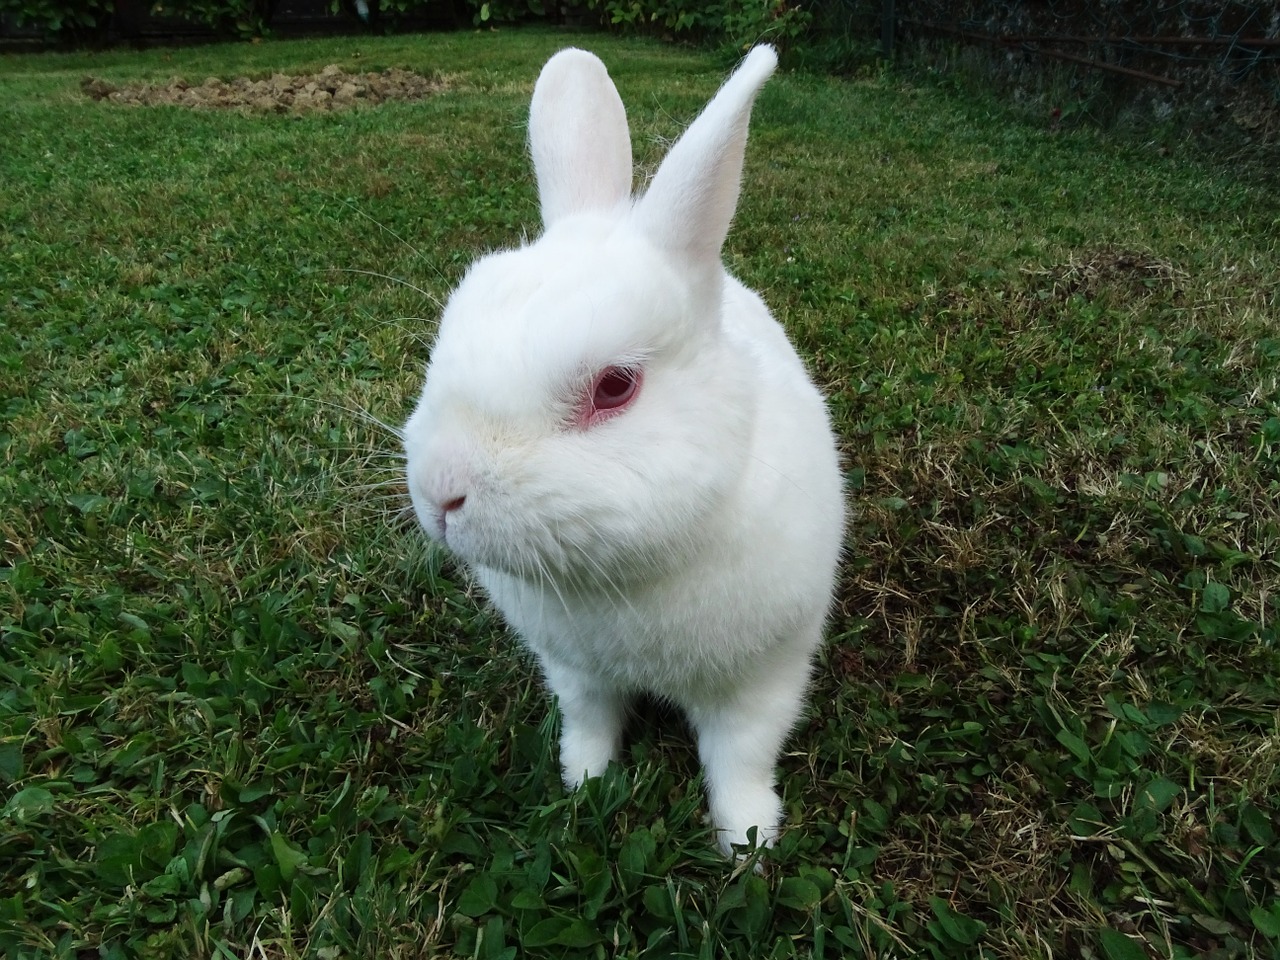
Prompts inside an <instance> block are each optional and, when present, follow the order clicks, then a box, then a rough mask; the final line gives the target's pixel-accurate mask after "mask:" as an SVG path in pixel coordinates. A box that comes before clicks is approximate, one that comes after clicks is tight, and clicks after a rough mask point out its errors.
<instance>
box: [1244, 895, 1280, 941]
mask: <svg viewBox="0 0 1280 960" xmlns="http://www.w3.org/2000/svg"><path fill="white" fill-rule="evenodd" d="M1249 919H1250V920H1252V921H1253V925H1254V927H1256V928H1257V930H1258V932H1259V933H1260V934H1262V935H1263V936H1264V937H1266V938H1267V939H1269V940H1280V901H1276V902H1274V903H1272V904H1271V907H1270V909H1267V908H1266V907H1262V906H1257V907H1254V908H1253V909H1252V910H1250V911H1249Z"/></svg>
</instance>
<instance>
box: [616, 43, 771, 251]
mask: <svg viewBox="0 0 1280 960" xmlns="http://www.w3.org/2000/svg"><path fill="white" fill-rule="evenodd" d="M777 65H778V55H777V53H775V52H774V49H773V47H770V46H759V47H756V48H755V49H753V50H752V51H751V53H749V54H748V55H747V57H746V59H745V60H743V62H742V64H741V65H740V66H739V67H738V69H737V70H736V71H734V74H733V76H731V77H730V78H729V79H728V80H726V81H725V83H724V86H722V87H721V88H720V92H719V93H717V94H716V95H715V97H713V98H712V100H711V102H710V103H708V104H707V106H706V109H705V110H703V111H702V113H701V114H700V115H699V116H698V118H697V119H696V120H694V121H693V123H691V124H690V125H689V128H688V129H687V130H685V132H684V135H683V136H681V137H680V139H679V140H677V141H676V145H675V146H674V147H672V148H671V152H670V153H668V154H667V156H666V158H665V159H664V160H663V161H662V164H661V165H660V166H659V167H658V172H657V173H656V174H654V177H653V182H652V183H651V184H650V186H649V189H648V191H647V192H646V193H645V195H644V197H643V198H642V199H641V200H640V202H639V203H638V204H637V205H636V217H637V221H638V223H639V225H640V228H641V229H642V230H644V231H645V233H647V234H648V235H649V236H650V237H651V238H652V239H654V240H655V241H657V243H658V244H659V245H660V246H663V247H665V248H666V249H668V250H672V251H678V252H680V253H681V254H683V255H684V256H686V257H690V258H692V260H693V261H695V262H698V263H703V264H707V263H710V262H712V261H715V262H718V261H719V259H720V248H721V247H722V246H723V245H724V239H725V237H726V236H727V235H728V233H729V223H730V222H731V221H732V220H733V212H734V209H735V208H736V207H737V205H738V192H739V189H740V187H741V181H742V161H743V155H744V154H745V152H746V146H747V124H748V123H749V122H750V120H751V107H752V104H754V102H755V98H756V94H757V93H759V92H760V88H761V87H763V86H764V83H765V81H766V80H768V79H769V77H770V76H771V75H772V74H773V71H774V69H775V68H776V67H777Z"/></svg>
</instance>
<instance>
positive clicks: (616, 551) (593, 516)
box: [405, 217, 754, 584]
mask: <svg viewBox="0 0 1280 960" xmlns="http://www.w3.org/2000/svg"><path fill="white" fill-rule="evenodd" d="M718 292H719V291H718V290H716V291H714V293H712V294H709V293H708V292H707V291H706V290H704V289H695V288H694V286H693V285H691V284H690V282H689V281H688V280H687V279H683V275H682V273H681V271H679V270H678V269H673V267H672V265H671V264H669V263H667V262H666V261H665V259H664V257H663V256H662V255H661V254H659V253H658V252H657V251H656V250H655V249H654V248H653V247H651V246H650V245H649V244H647V243H646V242H644V241H643V240H641V239H639V238H637V236H636V234H635V233H634V232H633V231H628V230H626V229H621V228H619V222H618V221H616V220H609V219H608V218H597V217H573V218H569V219H567V220H565V221H563V222H562V223H560V224H557V225H556V226H555V227H554V228H553V229H551V230H550V231H548V232H547V234H545V235H544V237H543V238H542V239H541V240H539V241H538V243H536V244H534V245H533V246H530V247H526V248H523V249H520V250H516V251H512V252H506V253H499V254H495V255H492V256H489V257H486V258H484V259H482V260H480V261H479V262H477V263H476V264H475V265H474V266H473V267H472V269H471V270H470V272H469V273H468V275H467V276H466V278H465V279H464V280H463V282H462V283H461V285H460V286H459V287H458V289H457V290H456V291H455V293H454V294H453V296H452V297H451V298H450V301H449V304H448V306H447V308H446V310H445V313H444V316H443V318H442V320H441V325H440V331H439V336H438V339H437V342H436V344H435V347H434V348H433V350H432V357H431V362H430V365H429V366H428V370H427V379H426V384H425V386H424V388H423V393H422V397H421V399H420V401H419V403H418V406H417V409H416V410H415V411H414V413H413V416H412V417H411V418H410V419H409V422H408V423H407V424H406V425H405V452H406V455H407V459H408V476H409V489H410V495H411V497H412V500H413V504H414V507H415V509H416V511H417V514H418V518H419V520H420V522H421V523H422V526H423V528H424V529H425V530H426V531H427V533H428V534H430V535H431V536H432V537H434V538H436V539H438V540H440V541H443V542H444V543H445V544H446V545H447V546H448V547H449V548H450V549H451V550H452V551H453V552H454V553H455V554H457V555H458V556H459V557H461V558H462V559H463V560H465V561H467V562H469V563H474V564H479V565H481V566H485V567H490V568H493V569H498V570H502V571H505V572H507V573H510V574H514V575H517V576H522V577H527V578H530V579H542V578H545V577H547V576H548V575H554V576H556V577H559V578H568V579H572V580H575V581H576V582H578V583H580V584H581V583H586V582H588V581H601V580H604V581H605V582H608V583H612V584H620V583H622V582H625V581H626V580H628V579H631V578H633V577H636V576H643V575H646V574H648V573H649V572H650V571H651V570H652V569H653V568H654V567H655V566H661V565H662V564H663V562H664V560H666V559H668V558H669V557H670V556H671V555H672V554H673V553H684V552H688V551H690V550H694V549H696V548H697V546H698V544H697V531H698V530H699V528H700V527H701V526H703V524H702V523H700V521H702V520H703V518H704V517H705V515H706V514H707V513H708V512H710V511H714V510H715V509H716V508H717V507H718V506H719V505H720V504H721V503H723V501H724V499H725V497H726V495H727V491H728V490H729V489H730V488H731V486H732V485H733V483H734V482H735V480H736V479H737V478H738V477H739V476H740V475H741V473H742V471H743V468H744V467H743V460H744V459H745V451H746V450H748V449H749V447H750V442H749V437H748V436H747V434H748V433H749V430H750V424H751V422H752V420H753V406H752V405H753V402H754V401H753V399H752V397H753V393H752V391H751V389H750V382H749V374H748V372H747V371H745V370H742V369H740V368H741V366H742V360H741V359H740V358H739V357H738V356H737V355H736V354H735V352H734V351H731V350H729V349H727V347H726V345H725V344H724V342H723V332H722V330H721V329H720V326H719V323H718V319H717V318H718V311H717V310H716V309H715V307H716V306H717V304H715V303H714V297H716V296H718ZM708 299H711V300H712V302H711V303H708V302H707V301H708Z"/></svg>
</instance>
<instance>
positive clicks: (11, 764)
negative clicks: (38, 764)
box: [0, 742, 23, 783]
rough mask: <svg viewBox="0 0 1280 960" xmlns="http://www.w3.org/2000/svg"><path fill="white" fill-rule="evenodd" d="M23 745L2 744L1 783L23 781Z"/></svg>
mask: <svg viewBox="0 0 1280 960" xmlns="http://www.w3.org/2000/svg"><path fill="white" fill-rule="evenodd" d="M22 769H23V767H22V744H20V743H17V742H11V743H0V783H15V782H16V781H18V780H21V779H22Z"/></svg>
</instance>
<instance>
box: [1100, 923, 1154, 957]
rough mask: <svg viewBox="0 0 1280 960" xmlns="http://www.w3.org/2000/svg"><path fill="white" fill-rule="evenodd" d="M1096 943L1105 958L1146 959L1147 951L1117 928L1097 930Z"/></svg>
mask: <svg viewBox="0 0 1280 960" xmlns="http://www.w3.org/2000/svg"><path fill="white" fill-rule="evenodd" d="M1098 943H1099V945H1100V946H1101V947H1102V953H1103V956H1105V957H1106V958H1107V960H1147V951H1145V950H1143V949H1142V948H1141V947H1140V946H1138V945H1137V944H1136V943H1134V942H1133V941H1132V940H1130V939H1129V938H1128V937H1126V936H1125V935H1124V934H1123V933H1121V932H1120V931H1119V930H1110V929H1105V930H1099V931H1098Z"/></svg>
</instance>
